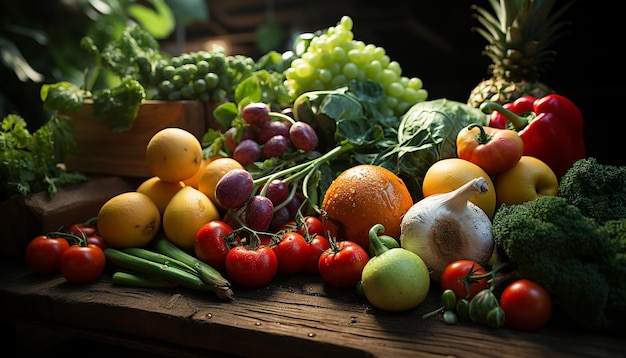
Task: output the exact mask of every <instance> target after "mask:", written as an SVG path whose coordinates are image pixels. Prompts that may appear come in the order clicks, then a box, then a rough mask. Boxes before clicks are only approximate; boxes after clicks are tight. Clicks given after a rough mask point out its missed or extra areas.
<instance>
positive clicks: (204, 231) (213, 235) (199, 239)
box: [194, 220, 233, 271]
mask: <svg viewBox="0 0 626 358" xmlns="http://www.w3.org/2000/svg"><path fill="white" fill-rule="evenodd" d="M232 232H233V228H232V227H231V226H230V225H229V224H227V223H225V222H223V221H220V220H213V221H210V222H208V223H206V224H204V225H202V227H200V229H199V230H198V233H197V234H196V239H195V241H194V252H195V254H196V257H197V258H198V259H199V260H201V261H203V262H206V263H207V264H209V265H210V266H212V267H213V268H214V269H216V270H218V271H224V266H225V263H226V255H227V254H228V251H229V250H230V246H229V244H228V243H227V242H226V240H225V239H224V236H227V235H230V234H232Z"/></svg>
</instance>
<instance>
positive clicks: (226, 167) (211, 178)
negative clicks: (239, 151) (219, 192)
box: [198, 157, 244, 205]
mask: <svg viewBox="0 0 626 358" xmlns="http://www.w3.org/2000/svg"><path fill="white" fill-rule="evenodd" d="M233 169H244V167H243V166H242V165H241V163H239V162H238V161H236V160H235V159H233V158H230V157H224V158H217V159H215V160H213V161H211V162H210V163H209V164H207V166H206V168H204V172H203V173H202V177H201V178H200V182H199V183H198V190H200V191H201V192H202V193H204V195H206V196H207V197H209V199H211V201H212V202H213V203H216V204H217V205H219V203H218V202H217V200H216V199H215V187H216V186H217V182H218V181H220V179H222V177H223V176H224V174H226V173H228V172H229V171H231V170H233Z"/></svg>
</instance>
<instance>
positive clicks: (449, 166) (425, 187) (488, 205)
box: [422, 158, 496, 219]
mask: <svg viewBox="0 0 626 358" xmlns="http://www.w3.org/2000/svg"><path fill="white" fill-rule="evenodd" d="M478 177H483V178H485V180H486V181H487V184H489V190H488V191H487V192H486V193H484V194H474V195H473V196H472V197H471V198H470V201H471V202H472V203H474V204H476V205H478V207H480V208H481V209H483V211H484V212H485V213H486V214H487V216H489V218H490V219H493V214H494V213H495V210H496V190H495V187H494V185H493V181H492V180H491V177H489V174H487V172H485V171H484V170H483V169H482V168H481V167H479V166H478V165H476V164H474V163H472V162H470V161H468V160H465V159H461V158H446V159H441V160H439V161H436V162H435V163H434V164H433V165H431V166H430V168H428V170H427V171H426V174H425V175H424V181H423V182H422V194H423V196H424V197H427V196H429V195H433V194H440V193H449V192H451V191H453V190H456V189H458V188H459V187H461V186H462V185H463V184H465V183H467V182H469V181H470V180H472V179H474V178H478Z"/></svg>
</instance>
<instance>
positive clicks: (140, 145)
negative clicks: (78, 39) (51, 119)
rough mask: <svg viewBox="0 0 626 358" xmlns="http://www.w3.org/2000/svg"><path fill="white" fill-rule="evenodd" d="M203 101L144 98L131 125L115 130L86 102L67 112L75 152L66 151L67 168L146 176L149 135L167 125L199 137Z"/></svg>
mask: <svg viewBox="0 0 626 358" xmlns="http://www.w3.org/2000/svg"><path fill="white" fill-rule="evenodd" d="M206 107H207V106H206V104H205V103H203V102H200V101H146V102H145V103H144V104H142V105H141V107H140V109H139V113H138V115H137V118H136V119H135V122H134V123H133V126H132V128H131V129H129V130H127V131H123V132H115V131H113V130H111V129H109V128H108V127H106V125H104V123H102V122H101V121H99V120H97V119H95V118H94V117H93V115H92V106H91V105H90V104H85V106H83V107H82V108H81V109H79V110H78V111H77V112H76V113H72V114H70V116H71V117H72V124H73V126H74V137H75V138H76V146H77V153H76V154H75V155H68V156H67V158H66V160H65V165H66V167H67V169H68V170H69V171H79V172H83V173H94V174H104V175H120V176H129V177H142V178H148V177H151V176H152V173H151V172H150V169H149V168H148V165H147V163H146V146H147V144H148V142H149V141H150V139H151V138H152V136H153V135H154V134H155V133H157V132H158V131H159V130H161V129H163V128H167V127H179V128H183V129H186V130H187V131H189V132H190V133H192V134H193V135H194V136H196V138H198V140H202V136H203V135H204V134H205V132H206V130H207V128H208V126H209V120H208V119H207V116H206Z"/></svg>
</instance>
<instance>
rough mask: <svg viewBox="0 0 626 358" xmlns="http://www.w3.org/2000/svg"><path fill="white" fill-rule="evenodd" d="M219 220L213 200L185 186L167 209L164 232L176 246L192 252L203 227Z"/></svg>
mask: <svg viewBox="0 0 626 358" xmlns="http://www.w3.org/2000/svg"><path fill="white" fill-rule="evenodd" d="M219 218H220V214H219V212H218V211H217V207H216V206H215V205H214V204H213V202H212V201H211V199H209V198H208V197H207V196H206V195H204V194H203V193H202V192H200V191H199V190H198V189H195V188H193V187H191V186H185V187H183V188H182V189H180V190H179V191H178V192H177V193H176V194H175V195H174V196H173V197H172V199H171V200H170V202H169V204H167V207H166V208H165V212H164V213H163V231H165V235H166V236H167V237H168V238H169V239H170V240H171V241H172V242H173V243H174V244H176V246H178V247H180V248H181V249H183V250H187V251H191V250H193V245H194V241H195V239H196V234H197V233H198V230H200V228H201V227H202V225H204V224H206V223H208V222H209V221H212V220H218V219H219Z"/></svg>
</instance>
